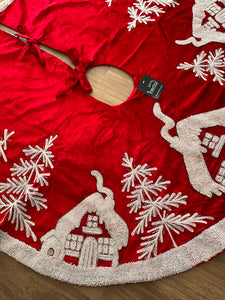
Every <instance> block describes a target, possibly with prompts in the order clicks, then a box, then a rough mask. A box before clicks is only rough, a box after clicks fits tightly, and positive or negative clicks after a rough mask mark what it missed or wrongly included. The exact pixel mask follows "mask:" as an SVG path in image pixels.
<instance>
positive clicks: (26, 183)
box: [0, 136, 57, 241]
mask: <svg viewBox="0 0 225 300" xmlns="http://www.w3.org/2000/svg"><path fill="white" fill-rule="evenodd" d="M56 138H57V136H54V137H53V136H51V137H50V138H49V139H46V141H45V146H44V147H43V148H41V147H39V146H38V145H37V146H35V147H32V146H29V147H28V148H27V149H24V150H23V151H24V153H25V155H26V156H31V160H30V161H27V160H25V161H24V160H23V159H22V158H21V159H20V162H21V164H16V163H14V165H13V167H12V168H11V169H10V171H11V174H12V178H8V179H7V181H6V182H5V183H3V182H1V183H0V193H5V194H3V195H2V198H0V214H5V215H7V217H8V221H11V223H12V224H14V223H15V230H16V231H17V230H18V229H20V230H21V231H23V230H26V237H27V238H29V237H30V236H31V237H32V238H33V240H34V241H37V238H36V235H35V234H34V232H33V230H32V229H31V226H35V223H34V222H32V221H31V220H30V219H31V216H29V215H28V214H27V213H26V212H27V208H26V206H27V202H30V204H31V206H32V207H36V209H37V211H39V210H40V209H42V208H44V209H47V205H46V204H45V202H46V201H47V200H46V199H45V198H43V194H42V193H39V191H38V188H37V187H34V184H35V183H39V184H40V185H41V186H44V185H48V182H47V178H48V177H49V176H50V173H41V172H44V171H45V168H47V167H48V166H49V167H51V168H53V163H52V160H53V157H54V155H53V154H52V151H51V150H50V148H51V147H52V146H53V142H54V140H55V139H56ZM32 159H35V161H34V160H32ZM14 176H16V177H17V178H15V177H14ZM6 194H8V195H9V197H7V196H6ZM13 194H14V195H13Z"/></svg>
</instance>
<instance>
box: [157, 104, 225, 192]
mask: <svg viewBox="0 0 225 300" xmlns="http://www.w3.org/2000/svg"><path fill="white" fill-rule="evenodd" d="M153 113H154V115H155V116H156V117H157V118H158V119H159V120H161V121H162V122H163V123H164V125H163V127H162V129H161V132H160V133H161V136H162V138H164V139H165V140H166V141H167V142H168V143H169V144H170V147H171V148H173V149H175V150H176V151H178V152H180V153H181V154H182V155H183V159H184V164H185V167H186V170H187V174H188V177H189V180H190V183H191V185H192V187H193V188H194V189H195V190H196V191H197V192H199V193H201V194H202V195H205V196H207V197H212V195H213V194H215V195H217V196H221V195H222V193H225V188H224V186H225V182H224V181H223V180H224V179H225V178H222V177H221V176H220V175H221V174H222V175H223V174H224V163H223V164H222V165H221V168H220V170H219V173H218V175H217V177H216V178H215V180H213V178H212V177H211V174H210V173H209V170H208V167H207V164H206V162H205V158H204V155H203V154H204V153H206V152H207V151H208V150H209V149H211V150H213V151H212V156H213V157H215V158H218V157H219V155H220V153H221V151H222V149H223V146H224V136H223V135H221V136H220V137H218V136H215V135H212V134H210V133H209V132H208V133H206V135H205V137H204V139H203V141H201V139H200V138H199V135H200V133H201V130H202V129H207V128H211V127H215V126H222V127H224V126H225V122H224V115H225V107H223V108H220V109H216V110H212V111H208V112H205V113H200V114H197V115H191V116H189V117H187V118H185V119H183V120H180V121H179V122H177V124H176V123H175V122H174V120H173V119H171V118H170V117H169V116H167V115H165V114H164V113H163V112H162V110H161V107H160V104H159V103H157V102H156V103H155V104H154V107H153ZM175 126H176V130H177V135H175V136H172V135H170V133H169V131H170V130H171V129H172V128H174V127H175ZM218 176H220V177H218Z"/></svg>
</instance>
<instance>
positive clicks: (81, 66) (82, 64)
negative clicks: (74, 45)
mask: <svg viewBox="0 0 225 300" xmlns="http://www.w3.org/2000/svg"><path fill="white" fill-rule="evenodd" d="M82 52H83V51H82ZM68 55H69V57H70V59H71V60H72V62H73V63H74V65H75V66H76V67H75V70H74V82H75V84H74V85H76V84H78V83H80V86H81V88H82V90H83V91H84V92H86V93H90V92H91V91H92V87H91V85H90V83H89V81H88V79H87V77H86V76H85V73H86V69H87V66H88V65H89V61H88V60H87V59H85V58H84V57H83V56H82V55H79V54H78V53H77V52H76V51H74V50H73V51H69V53H68Z"/></svg>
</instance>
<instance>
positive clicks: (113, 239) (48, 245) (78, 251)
mask: <svg viewBox="0 0 225 300" xmlns="http://www.w3.org/2000/svg"><path fill="white" fill-rule="evenodd" d="M91 174H92V175H93V176H95V177H96V180H97V190H98V192H95V193H93V194H91V195H90V196H88V197H86V198H85V199H83V200H82V201H81V202H80V203H79V204H78V205H77V206H75V207H74V208H73V209H71V210H70V211H69V212H67V213H66V214H65V215H64V216H63V217H61V218H60V219H59V220H58V222H57V224H56V227H55V229H52V230H50V231H49V232H47V233H46V234H45V235H44V236H42V237H41V242H42V243H43V244H42V247H41V250H40V251H41V252H42V253H43V254H44V255H49V256H52V257H54V258H57V259H59V260H63V259H64V257H65V256H70V257H76V258H78V266H79V267H81V268H85V269H86V268H95V267H97V266H98V261H99V260H103V261H111V262H112V263H111V265H112V266H117V265H118V264H119V250H120V249H121V248H122V247H125V246H127V243H128V237H129V230H128V227H127V224H126V223H125V221H124V220H123V219H122V218H121V217H120V216H119V215H118V214H117V213H116V212H115V210H114V206H115V200H114V197H113V192H112V191H111V190H110V189H108V188H106V187H103V178H102V175H101V174H100V173H99V172H98V171H92V172H91ZM102 193H103V194H105V195H106V197H103V195H102ZM84 217H85V218H86V226H82V228H81V232H82V234H76V229H78V228H80V227H81V221H82V219H83V218H84ZM103 225H104V227H105V229H106V231H107V232H108V236H102V233H103V230H102V228H101V226H103ZM71 232H73V233H71Z"/></svg>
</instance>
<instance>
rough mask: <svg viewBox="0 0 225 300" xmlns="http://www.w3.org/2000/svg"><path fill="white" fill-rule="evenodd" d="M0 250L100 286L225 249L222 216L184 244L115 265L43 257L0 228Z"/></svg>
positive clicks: (161, 272) (163, 272)
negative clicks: (87, 265) (86, 266)
mask: <svg viewBox="0 0 225 300" xmlns="http://www.w3.org/2000/svg"><path fill="white" fill-rule="evenodd" d="M0 240H1V243H0V250H1V251H3V252H5V253H7V254H8V255H10V256H11V257H13V258H15V259H16V260H17V261H19V262H21V263H23V264H25V265H26V266H29V267H30V268H31V269H33V270H35V271H36V272H39V273H41V274H43V275H45V276H50V277H51V278H54V279H58V280H62V281H64V282H69V283H72V284H78V285H82V286H100V285H110V284H122V283H128V282H130V283H131V282H141V281H150V280H157V279H160V278H162V277H166V276H170V275H173V274H177V273H180V272H184V271H186V270H188V269H191V268H193V267H195V266H196V265H198V264H200V263H203V262H207V261H208V260H210V259H211V258H213V257H214V256H216V255H217V254H219V253H221V252H222V251H224V249H225V219H222V220H221V221H219V222H218V223H216V224H215V225H212V226H210V227H209V228H207V229H206V230H204V231H202V232H201V233H200V234H198V235H197V236H195V237H194V238H193V239H191V240H190V241H188V242H187V243H185V244H183V245H182V246H179V247H177V248H173V249H171V250H169V251H166V252H165V253H162V254H160V255H158V256H156V257H154V258H150V259H148V260H139V261H137V262H132V263H125V264H122V265H119V266H117V267H116V268H108V267H107V268H106V267H98V268H95V269H92V270H91V272H90V270H89V269H83V268H79V267H77V266H75V265H72V264H69V263H66V262H64V261H61V262H60V261H58V260H55V259H53V258H52V257H50V256H47V257H46V256H45V255H43V254H42V253H41V252H39V251H37V250H36V249H35V248H33V247H31V246H28V245H26V244H25V243H23V242H21V241H19V240H17V239H15V238H13V237H11V236H10V235H8V234H7V233H5V232H3V231H2V230H0Z"/></svg>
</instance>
